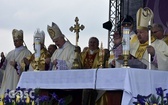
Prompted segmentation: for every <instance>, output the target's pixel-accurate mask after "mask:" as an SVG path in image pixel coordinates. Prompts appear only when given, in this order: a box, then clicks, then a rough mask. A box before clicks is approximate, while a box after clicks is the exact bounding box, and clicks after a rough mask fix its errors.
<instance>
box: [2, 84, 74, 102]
mask: <svg viewBox="0 0 168 105" xmlns="http://www.w3.org/2000/svg"><path fill="white" fill-rule="evenodd" d="M71 101H72V96H70V95H69V96H66V97H64V98H59V97H58V96H57V95H56V94H55V93H51V94H49V95H39V90H38V89H35V90H33V89H25V88H20V87H18V88H17V89H16V90H9V89H7V91H6V92H5V94H4V96H1V99H0V105H68V104H69V103H70V102H71Z"/></svg>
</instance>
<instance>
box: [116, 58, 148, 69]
mask: <svg viewBox="0 0 168 105" xmlns="http://www.w3.org/2000/svg"><path fill="white" fill-rule="evenodd" d="M123 59H124V57H123V55H120V56H119V57H118V59H116V61H117V62H119V63H120V64H121V65H123V64H124V60H123ZM128 66H129V67H130V68H141V69H146V68H147V65H146V64H144V63H143V62H142V61H140V60H139V59H137V58H136V57H134V56H133V55H130V56H129V60H128Z"/></svg>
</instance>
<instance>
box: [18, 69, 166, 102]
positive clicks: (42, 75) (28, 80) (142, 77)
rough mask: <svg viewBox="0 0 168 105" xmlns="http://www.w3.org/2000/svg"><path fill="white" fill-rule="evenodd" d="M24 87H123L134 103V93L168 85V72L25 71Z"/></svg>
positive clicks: (151, 91) (121, 70)
mask: <svg viewBox="0 0 168 105" xmlns="http://www.w3.org/2000/svg"><path fill="white" fill-rule="evenodd" d="M18 87H21V88H34V89H35V88H41V89H97V90H123V98H122V105H132V102H133V101H135V100H134V98H133V97H136V96H137V95H138V94H140V95H149V94H151V93H153V94H155V93H156V90H155V89H156V88H158V87H162V88H163V89H168V72H167V71H157V70H144V69H134V68H106V69H99V70H96V69H80V70H56V71H40V72H23V73H22V75H21V78H20V80H19V83H18Z"/></svg>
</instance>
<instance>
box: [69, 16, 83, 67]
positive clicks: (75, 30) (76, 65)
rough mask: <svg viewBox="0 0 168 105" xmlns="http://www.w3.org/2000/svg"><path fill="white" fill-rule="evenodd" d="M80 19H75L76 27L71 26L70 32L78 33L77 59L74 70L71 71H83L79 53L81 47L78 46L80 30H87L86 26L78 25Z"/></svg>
mask: <svg viewBox="0 0 168 105" xmlns="http://www.w3.org/2000/svg"><path fill="white" fill-rule="evenodd" d="M78 21H79V19H78V17H76V18H75V22H76V24H74V27H73V26H71V27H70V28H69V30H70V31H71V32H72V31H74V33H76V46H75V59H74V62H73V64H72V68H71V69H81V68H82V63H81V59H80V52H79V48H78V47H79V46H78V40H79V32H80V30H83V29H84V28H85V26H84V25H81V26H80V24H79V23H78Z"/></svg>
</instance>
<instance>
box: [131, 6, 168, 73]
mask: <svg viewBox="0 0 168 105" xmlns="http://www.w3.org/2000/svg"><path fill="white" fill-rule="evenodd" d="M144 14H146V15H144ZM152 19H153V12H152V10H151V9H149V8H145V9H143V8H140V9H139V10H138V12H137V35H136V36H134V37H133V38H132V39H131V41H130V53H131V54H132V55H133V56H135V57H136V58H138V59H139V60H141V61H142V62H143V63H145V64H146V65H147V67H148V68H149V66H150V63H149V60H151V61H150V62H151V69H158V70H168V65H167V62H168V46H167V45H166V43H165V42H164V41H162V40H158V39H156V38H155V37H154V36H153V35H151V45H149V41H148V39H149V37H150V36H149V35H150V33H149V32H148V26H149V25H150V24H152ZM149 54H150V55H149ZM149 56H151V59H149Z"/></svg>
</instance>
